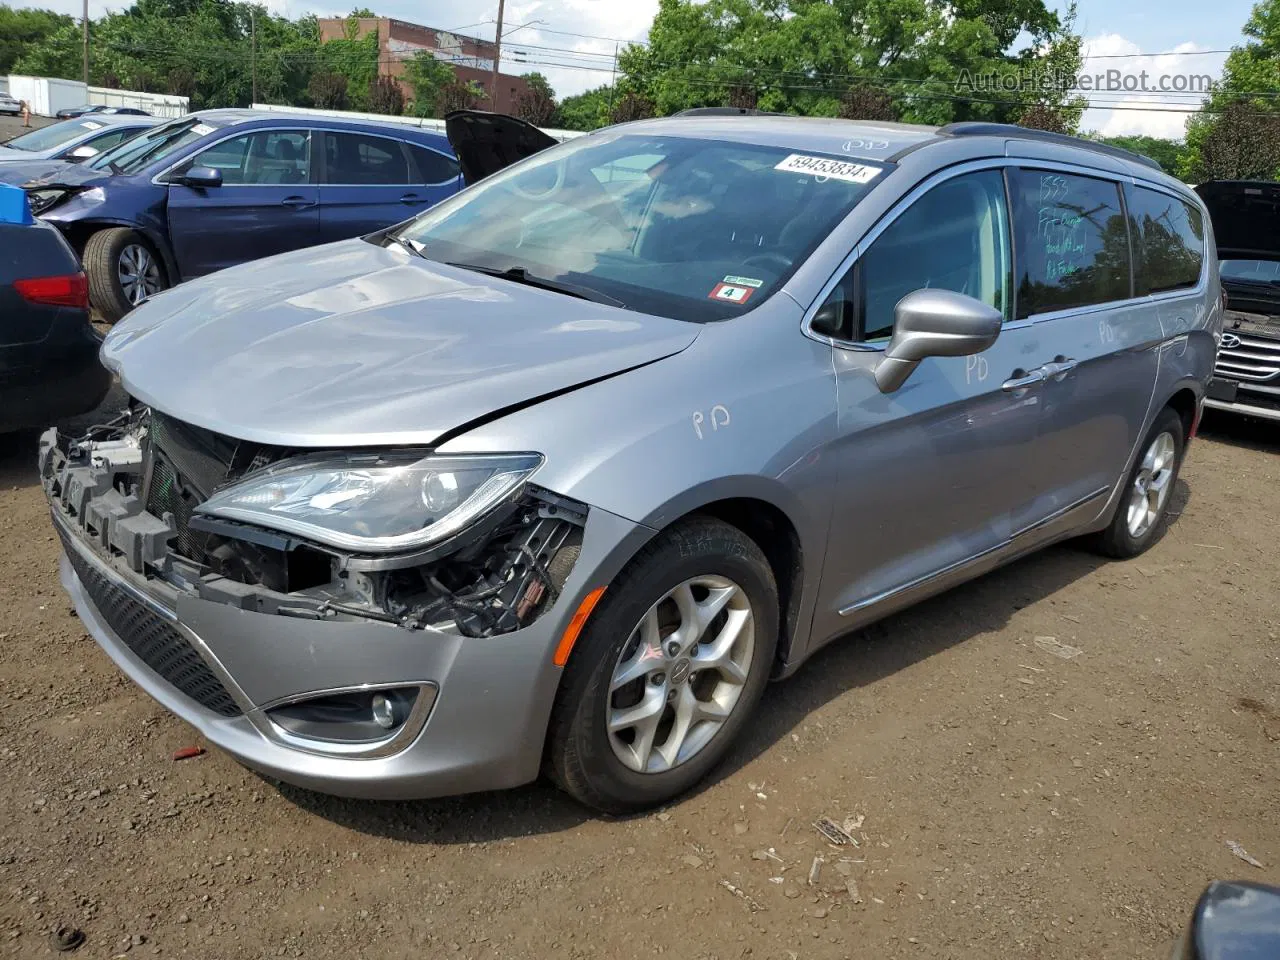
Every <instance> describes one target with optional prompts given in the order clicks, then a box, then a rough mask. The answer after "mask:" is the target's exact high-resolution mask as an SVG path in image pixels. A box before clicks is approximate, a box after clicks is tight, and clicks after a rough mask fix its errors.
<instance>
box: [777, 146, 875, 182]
mask: <svg viewBox="0 0 1280 960" xmlns="http://www.w3.org/2000/svg"><path fill="white" fill-rule="evenodd" d="M773 169H775V170H782V171H785V172H786V173H811V174H813V176H814V177H815V178H816V179H817V180H819V181H822V180H844V181H846V182H847V183H870V182H871V181H872V180H874V179H875V177H876V174H878V173H879V172H880V170H879V168H877V167H869V166H867V165H866V164H865V163H850V162H849V161H848V160H833V159H831V158H830V157H809V156H805V155H804V154H803V153H793V154H791V156H789V157H787V159H785V160H783V161H782V162H781V163H780V164H778V165H777V166H776V167H774V168H773Z"/></svg>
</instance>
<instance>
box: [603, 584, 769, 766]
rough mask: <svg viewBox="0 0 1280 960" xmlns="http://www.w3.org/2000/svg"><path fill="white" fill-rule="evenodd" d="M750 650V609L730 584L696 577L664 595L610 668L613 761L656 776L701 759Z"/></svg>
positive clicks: (742, 678)
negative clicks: (700, 754)
mask: <svg viewBox="0 0 1280 960" xmlns="http://www.w3.org/2000/svg"><path fill="white" fill-rule="evenodd" d="M755 646H756V644H755V616H754V614H753V613H752V610H751V603H750V601H749V600H748V599H747V594H746V592H745V591H744V590H743V589H742V588H741V587H740V586H738V585H737V584H736V583H734V582H733V581H732V580H728V579H726V578H724V577H717V576H701V577H694V578H692V579H690V580H686V581H684V582H683V583H681V584H679V585H678V586H676V587H674V588H673V589H672V590H670V591H669V592H668V593H666V594H665V595H664V596H663V597H662V598H661V599H660V600H659V601H658V602H657V603H655V604H653V606H651V607H650V608H649V609H648V611H647V612H646V613H645V615H644V616H643V617H642V618H641V619H640V622H639V623H638V624H637V625H636V627H635V629H634V630H633V631H632V633H631V636H630V637H629V638H628V640H627V643H626V644H625V645H624V646H623V648H622V652H621V653H620V654H619V656H618V661H617V663H616V665H615V666H614V670H613V677H612V679H611V681H610V685H609V710H608V720H607V723H608V734H609V743H610V746H612V747H613V752H614V755H615V756H616V757H617V758H618V760H620V761H621V762H622V763H623V764H624V765H625V766H627V767H628V768H629V769H631V770H634V771H636V772H637V773H662V772H664V771H667V770H671V769H673V768H674V767H677V766H679V765H681V764H683V763H685V762H687V761H689V760H690V759H692V758H693V757H694V756H696V755H697V754H698V753H700V752H701V751H702V750H703V748H705V747H706V745H707V744H708V743H710V742H711V740H712V738H713V737H715V735H716V733H717V732H719V730H720V728H721V727H723V726H724V724H725V722H726V721H727V720H728V719H729V717H730V715H731V714H732V713H733V710H734V707H735V706H736V705H737V703H738V700H739V699H740V698H741V696H742V691H743V688H744V686H745V685H746V682H747V677H748V676H749V675H750V673H751V665H752V658H753V656H754V654H755Z"/></svg>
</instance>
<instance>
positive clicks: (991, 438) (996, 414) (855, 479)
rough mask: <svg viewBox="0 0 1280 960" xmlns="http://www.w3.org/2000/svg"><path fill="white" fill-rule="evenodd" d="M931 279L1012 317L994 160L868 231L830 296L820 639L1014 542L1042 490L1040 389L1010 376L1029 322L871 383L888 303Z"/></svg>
mask: <svg viewBox="0 0 1280 960" xmlns="http://www.w3.org/2000/svg"><path fill="white" fill-rule="evenodd" d="M928 287H940V288H943V289H947V290H955V291H957V292H960V293H965V294H968V295H969V296H972V297H975V298H977V299H979V300H982V301H983V302H985V303H988V304H991V305H992V306H995V307H997V308H998V309H1000V310H1002V311H1004V312H1005V313H1006V317H1008V316H1009V311H1010V309H1011V306H1012V287H1013V267H1012V255H1011V240H1010V231H1009V216H1008V207H1007V203H1006V199H1005V188H1004V179H1003V176H1002V174H1001V172H1000V171H999V170H998V169H991V170H979V171H976V172H972V173H966V174H961V175H958V176H953V177H951V178H950V179H947V180H944V181H942V182H941V183H938V184H937V185H935V186H933V187H932V188H930V189H928V190H927V191H926V192H924V193H923V194H922V195H921V196H920V197H919V198H918V199H916V200H915V201H914V202H912V203H911V204H910V205H909V206H908V207H907V208H906V209H905V210H904V211H903V212H902V213H901V214H899V215H898V216H897V217H896V218H894V219H892V220H891V221H890V222H889V225H888V226H887V227H886V228H885V229H884V230H883V232H881V233H879V235H878V236H875V237H874V238H873V239H872V240H871V241H870V244H869V245H868V246H867V247H866V249H865V252H864V253H863V254H862V256H861V257H860V258H859V259H858V262H857V263H856V264H855V265H854V266H853V268H852V269H851V270H850V271H849V274H848V275H847V276H846V277H845V278H844V279H843V280H842V281H841V282H840V283H839V284H838V285H837V286H836V288H835V291H834V292H833V293H832V295H831V296H832V298H834V299H836V300H838V301H840V303H839V304H837V307H836V312H837V314H844V313H847V314H848V315H849V317H850V320H849V323H850V326H851V334H850V338H851V339H852V340H853V341H855V342H853V343H850V344H848V345H845V344H843V343H841V342H840V340H839V339H837V345H836V346H835V348H834V350H835V353H834V359H835V369H836V378H837V395H838V405H839V427H838V437H837V439H836V440H835V441H834V442H833V445H832V449H831V454H832V456H834V458H835V460H836V463H837V472H838V480H837V489H836V495H835V509H834V511H833V517H832V523H831V532H830V541H829V544H828V550H827V560H826V564H825V566H824V571H823V582H822V587H821V595H820V597H819V603H818V611H817V614H816V617H815V623H814V633H815V636H817V637H820V638H823V639H826V638H829V637H831V636H834V635H836V634H838V633H841V632H844V631H846V630H848V629H850V628H851V627H853V626H856V625H857V624H858V623H859V622H862V620H863V619H865V618H866V615H867V614H868V613H869V612H870V611H872V610H874V609H877V608H882V604H883V602H885V601H890V600H891V599H892V598H893V597H894V596H895V595H900V594H906V593H908V592H910V590H911V588H912V587H914V586H916V585H922V584H924V583H925V582H927V581H930V580H932V579H934V578H935V577H937V576H939V575H945V574H946V573H947V572H948V571H949V570H952V569H956V568H958V567H960V566H963V565H965V564H966V562H967V561H969V560H973V559H975V558H979V557H982V556H983V555H989V554H992V553H994V552H995V551H996V550H997V549H998V548H1000V547H1001V546H1002V545H1004V544H1005V543H1006V542H1007V541H1008V539H1009V537H1010V533H1011V530H1012V515H1013V512H1014V511H1015V510H1017V509H1020V508H1022V507H1023V506H1024V505H1025V504H1026V502H1027V501H1028V500H1029V499H1030V498H1031V497H1033V496H1034V491H1033V489H1032V487H1031V485H1030V484H1029V482H1028V479H1027V478H1028V472H1029V471H1028V468H1029V465H1030V463H1031V462H1032V461H1033V460H1034V457H1035V441H1036V434H1037V431H1038V427H1039V421H1040V413H1041V399H1040V395H1039V393H1038V392H1037V391H1035V390H1031V389H1018V388H1017V387H1016V384H1017V383H1018V382H1019V381H1020V378H1022V377H1025V376H1026V374H1027V372H1028V367H1030V366H1034V365H1036V362H1038V361H1035V356H1036V353H1035V350H1034V338H1035V331H1033V330H1031V329H1029V328H1025V327H1024V328H1021V329H1012V328H1011V329H1006V330H1004V331H1002V332H1001V334H1000V337H999V338H998V339H997V340H996V343H995V344H994V345H993V346H992V347H990V348H989V349H988V350H986V351H984V352H983V353H981V354H978V355H976V356H971V357H934V358H930V359H927V360H925V361H923V362H922V363H921V364H920V365H919V367H917V368H916V370H915V371H914V373H912V375H911V376H910V378H909V379H908V380H907V381H906V383H905V384H904V385H903V386H902V387H901V388H899V389H898V390H897V391H895V392H893V393H887V394H886V393H881V392H880V390H879V388H878V387H877V386H876V384H875V381H874V379H873V377H872V371H873V370H874V369H875V366H876V364H877V363H878V362H879V360H880V359H881V358H882V356H883V353H882V350H883V347H884V344H885V342H886V341H887V339H888V337H889V336H890V334H891V333H892V328H893V316H894V307H895V306H896V304H897V302H898V301H899V300H900V299H901V298H902V297H903V296H905V295H906V294H907V293H910V292H911V291H913V290H918V289H921V288H928ZM828 302H829V303H830V300H829V301H828ZM1033 361H1035V362H1033Z"/></svg>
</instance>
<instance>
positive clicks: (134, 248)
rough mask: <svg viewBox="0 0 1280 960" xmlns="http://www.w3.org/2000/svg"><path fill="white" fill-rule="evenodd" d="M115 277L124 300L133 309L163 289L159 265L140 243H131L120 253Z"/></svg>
mask: <svg viewBox="0 0 1280 960" xmlns="http://www.w3.org/2000/svg"><path fill="white" fill-rule="evenodd" d="M116 276H117V277H118V278H119V280H120V289H121V290H123V291H124V295H125V299H127V300H128V301H129V302H130V303H131V304H133V305H134V306H135V307H136V306H137V305H138V304H140V303H142V301H143V300H145V299H147V297H150V296H152V295H153V294H157V293H159V292H160V291H161V290H162V289H163V286H162V284H161V280H160V264H158V263H157V262H156V258H155V257H154V256H153V255H152V253H151V251H150V250H148V249H147V248H146V247H144V246H143V245H142V244H140V243H131V244H129V245H127V246H126V247H125V248H124V249H123V250H121V251H120V259H119V261H118V262H117V264H116Z"/></svg>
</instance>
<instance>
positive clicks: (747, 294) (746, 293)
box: [708, 283, 756, 305]
mask: <svg viewBox="0 0 1280 960" xmlns="http://www.w3.org/2000/svg"><path fill="white" fill-rule="evenodd" d="M755 292H756V291H755V288H754V287H739V286H735V285H734V284H732V283H717V284H716V288H715V289H714V290H712V291H711V293H710V295H709V297H708V299H710V300H722V301H724V302H725V303H736V304H738V305H742V304H744V303H746V302H747V301H748V300H750V299H751V295H752V294H753V293H755Z"/></svg>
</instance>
